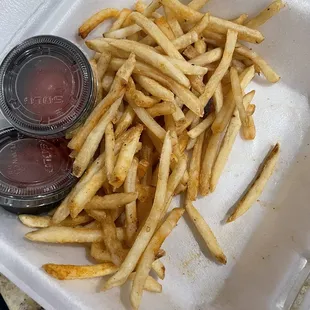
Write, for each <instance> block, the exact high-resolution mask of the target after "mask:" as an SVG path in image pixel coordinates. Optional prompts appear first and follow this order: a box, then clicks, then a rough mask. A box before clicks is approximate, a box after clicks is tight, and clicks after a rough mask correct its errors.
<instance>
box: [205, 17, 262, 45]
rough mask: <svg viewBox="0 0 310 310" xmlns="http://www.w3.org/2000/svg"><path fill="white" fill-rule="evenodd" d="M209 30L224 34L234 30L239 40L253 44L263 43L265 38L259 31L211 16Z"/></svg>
mask: <svg viewBox="0 0 310 310" xmlns="http://www.w3.org/2000/svg"><path fill="white" fill-rule="evenodd" d="M208 29H210V30H211V31H214V32H218V33H222V34H226V32H227V30H233V31H236V32H237V33H238V38H239V39H240V40H245V41H248V42H251V43H261V42H262V41H263V40H264V36H263V35H262V34H261V33H260V32H259V31H258V30H255V29H251V28H248V27H246V26H243V25H239V24H236V23H233V22H230V21H228V20H224V19H221V18H218V17H214V16H210V23H209V27H208Z"/></svg>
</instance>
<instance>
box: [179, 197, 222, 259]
mask: <svg viewBox="0 0 310 310" xmlns="http://www.w3.org/2000/svg"><path fill="white" fill-rule="evenodd" d="M185 209H186V212H187V213H188V215H189V217H190V219H191V220H192V222H193V223H194V225H195V227H196V228H197V230H198V232H199V233H200V235H201V236H202V238H203V240H204V241H205V243H206V245H207V247H208V249H209V251H210V253H211V254H212V255H213V256H214V257H215V258H216V260H217V261H219V262H220V263H221V264H224V265H226V263H227V259H226V256H225V254H224V253H223V250H222V249H221V247H220V246H219V244H218V242H217V240H216V237H215V236H214V234H213V232H212V230H211V228H210V227H209V225H208V224H207V222H206V221H205V220H204V218H203V217H202V216H201V215H200V213H199V212H198V210H197V209H196V208H195V207H194V206H193V204H192V202H190V201H188V202H187V203H186V205H185Z"/></svg>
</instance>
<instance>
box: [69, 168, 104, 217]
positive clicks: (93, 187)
mask: <svg viewBox="0 0 310 310" xmlns="http://www.w3.org/2000/svg"><path fill="white" fill-rule="evenodd" d="M106 180H107V174H106V171H105V168H102V169H101V170H99V171H98V172H96V173H95V174H94V175H93V176H92V177H91V178H90V180H89V181H88V182H87V183H86V184H85V185H84V186H83V187H81V188H80V189H79V191H76V192H75V193H74V194H75V195H72V196H69V197H70V198H69V203H68V208H69V210H70V214H71V217H72V218H76V217H77V216H78V215H79V214H80V213H81V212H82V211H83V209H84V207H85V205H86V204H87V203H88V202H89V201H90V200H91V199H92V198H93V197H94V196H95V194H96V192H97V191H98V190H99V189H100V188H101V186H102V185H103V183H104V182H105V181H106Z"/></svg>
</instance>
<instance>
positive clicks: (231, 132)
mask: <svg viewBox="0 0 310 310" xmlns="http://www.w3.org/2000/svg"><path fill="white" fill-rule="evenodd" d="M254 94H255V91H252V92H250V93H248V94H246V95H245V96H244V97H243V104H244V106H245V108H246V107H247V106H248V105H249V103H250V102H251V101H252V99H253V97H254ZM240 128H241V121H240V118H239V113H238V111H237V109H235V111H234V114H233V116H232V118H231V121H230V123H229V125H228V127H227V131H226V133H225V136H224V139H223V141H222V145H221V147H220V150H219V153H218V156H217V158H216V161H215V163H214V166H213V169H212V174H211V180H210V191H211V192H214V190H215V188H216V185H217V183H218V180H219V178H220V176H221V174H222V172H223V170H224V167H225V165H226V162H227V160H228V157H229V154H230V152H231V150H232V147H233V144H234V142H235V139H236V137H237V135H238V133H239V131H240Z"/></svg>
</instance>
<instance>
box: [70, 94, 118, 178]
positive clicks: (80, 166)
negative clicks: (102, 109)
mask: <svg viewBox="0 0 310 310" xmlns="http://www.w3.org/2000/svg"><path fill="white" fill-rule="evenodd" d="M122 100H123V98H122V97H120V98H119V99H117V100H116V101H115V102H114V103H113V104H112V105H111V107H110V108H109V110H108V111H107V112H106V113H105V114H104V115H103V116H102V117H101V119H100V120H99V122H98V124H97V125H96V126H95V128H94V129H93V130H92V131H91V133H90V134H89V136H88V137H87V139H86V141H85V143H84V144H83V146H82V148H81V150H80V152H79V153H78V155H77V156H76V158H75V161H74V163H73V175H75V176H76V177H80V176H81V175H82V174H83V173H84V171H85V170H86V168H87V167H88V165H89V162H90V160H91V158H92V157H93V156H94V154H95V152H96V150H97V148H98V146H99V144H100V141H101V140H102V137H103V135H104V133H105V129H106V127H107V125H108V124H109V123H110V122H111V121H112V119H113V118H114V116H115V115H116V112H117V110H118V108H119V106H120V104H121V102H122ZM71 141H72V140H71Z"/></svg>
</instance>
